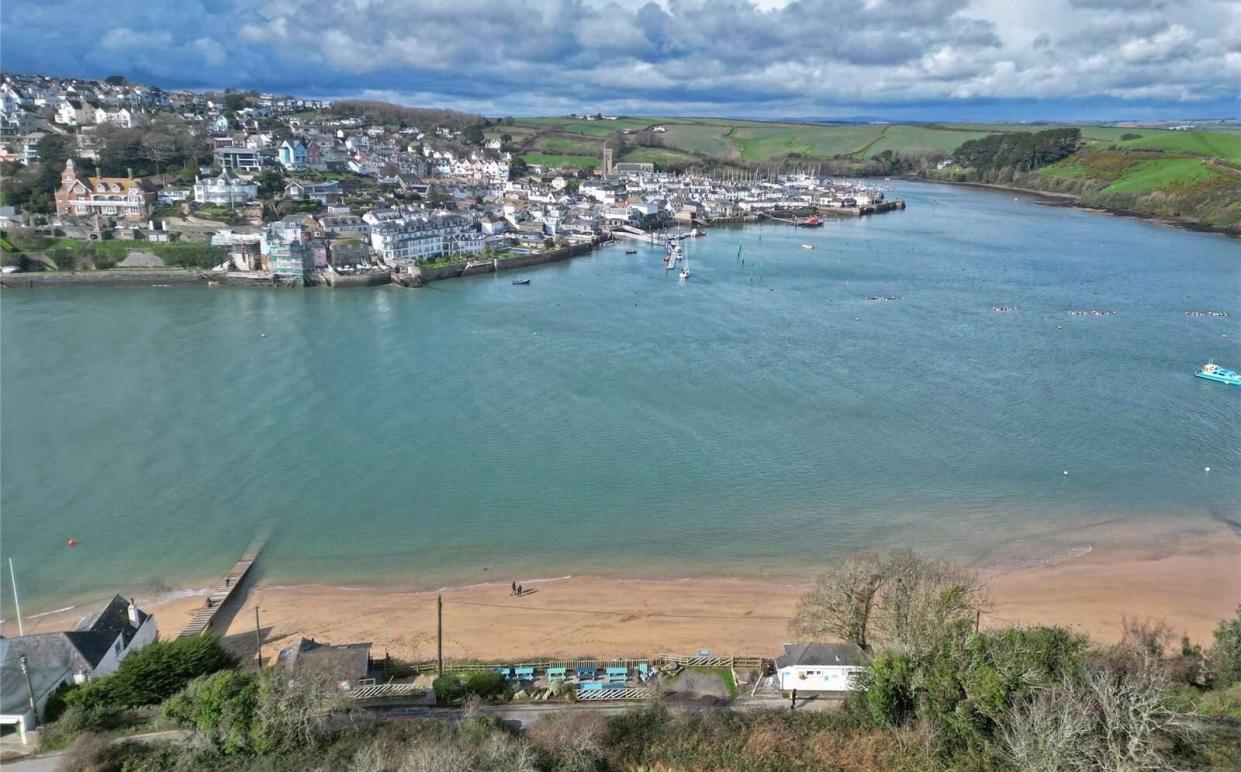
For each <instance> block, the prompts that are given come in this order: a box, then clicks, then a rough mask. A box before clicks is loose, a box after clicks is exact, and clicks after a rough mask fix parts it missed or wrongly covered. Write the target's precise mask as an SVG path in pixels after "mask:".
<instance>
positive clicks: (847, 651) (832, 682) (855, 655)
mask: <svg viewBox="0 0 1241 772" xmlns="http://www.w3.org/2000/svg"><path fill="white" fill-rule="evenodd" d="M865 669H866V668H865V666H864V665H863V664H862V650H861V649H860V648H858V646H857V644H853V643H786V644H784V653H783V654H781V655H780V656H779V657H776V680H777V682H778V683H779V684H780V690H781V691H784V692H792V691H798V692H848V691H854V690H856V689H857V688H858V685H857V677H858V675H859V674H861V672H862V671H863V670H865Z"/></svg>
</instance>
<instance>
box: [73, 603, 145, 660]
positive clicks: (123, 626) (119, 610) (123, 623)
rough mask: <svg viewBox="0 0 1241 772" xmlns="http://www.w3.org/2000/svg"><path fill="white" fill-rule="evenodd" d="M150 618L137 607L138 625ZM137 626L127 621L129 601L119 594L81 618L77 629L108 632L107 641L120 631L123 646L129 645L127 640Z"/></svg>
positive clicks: (136, 629)
mask: <svg viewBox="0 0 1241 772" xmlns="http://www.w3.org/2000/svg"><path fill="white" fill-rule="evenodd" d="M150 618H151V615H150V614H148V613H146V612H145V611H143V610H142V609H138V627H142V625H144V624H146V621H147V620H148V619H150ZM138 627H134V626H133V625H131V624H130V623H129V601H127V600H125V599H124V598H122V597H121V596H120V595H114V596H113V597H112V600H110V601H108V605H106V606H104V607H103V609H102V610H101V611H99V612H98V613H96V614H95V615H94V616H90V617H87V618H86V619H84V620H82V622H81V624H79V625H78V628H77V629H78V630H87V631H90V632H106V633H109V635H108V638H109V641H115V640H116V634H117V633H121V634H122V635H124V636H125V646H129V642H130V641H132V640H133V638H134V636H135V635H137V633H138ZM105 650H106V649H105Z"/></svg>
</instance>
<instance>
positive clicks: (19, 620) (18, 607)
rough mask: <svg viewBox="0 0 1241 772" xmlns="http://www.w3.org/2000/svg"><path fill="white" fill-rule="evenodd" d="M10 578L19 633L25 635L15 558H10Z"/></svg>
mask: <svg viewBox="0 0 1241 772" xmlns="http://www.w3.org/2000/svg"><path fill="white" fill-rule="evenodd" d="M9 580H10V581H11V582H12V584H13V607H14V610H15V611H17V634H18V635H25V634H26V630H25V629H24V628H23V627H22V604H21V603H20V602H18V600H17V576H16V575H15V574H14V573H13V558H9ZM23 667H24V666H23Z"/></svg>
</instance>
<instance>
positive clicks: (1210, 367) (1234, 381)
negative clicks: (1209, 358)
mask: <svg viewBox="0 0 1241 772" xmlns="http://www.w3.org/2000/svg"><path fill="white" fill-rule="evenodd" d="M1194 375H1196V376H1198V377H1199V378H1203V379H1206V380H1208V381H1216V382H1217V383H1227V384H1229V385H1230V386H1241V375H1237V374H1236V373H1235V372H1233V371H1232V370H1229V369H1227V368H1224V367H1220V366H1219V365H1217V364H1215V363H1214V362H1207V363H1206V364H1205V365H1203V366H1202V369H1201V370H1199V371H1198V372H1196V373H1194Z"/></svg>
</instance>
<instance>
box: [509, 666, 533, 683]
mask: <svg viewBox="0 0 1241 772" xmlns="http://www.w3.org/2000/svg"><path fill="white" fill-rule="evenodd" d="M513 678H516V679H517V680H518V681H533V680H534V668H532V667H517V668H513Z"/></svg>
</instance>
